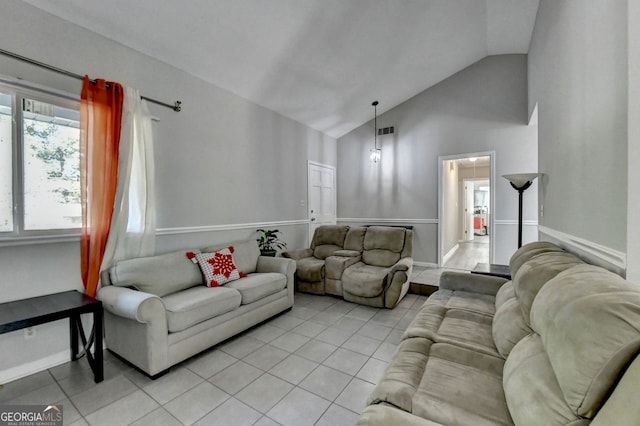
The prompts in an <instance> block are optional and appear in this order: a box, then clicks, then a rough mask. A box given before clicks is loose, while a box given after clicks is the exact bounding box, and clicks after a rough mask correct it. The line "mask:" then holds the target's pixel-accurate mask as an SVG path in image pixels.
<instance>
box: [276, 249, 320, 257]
mask: <svg viewBox="0 0 640 426" xmlns="http://www.w3.org/2000/svg"><path fill="white" fill-rule="evenodd" d="M311 256H313V250H311V249H310V248H306V249H299V250H289V251H283V252H282V257H287V258H289V259H293V260H300V259H304V258H305V257H311Z"/></svg>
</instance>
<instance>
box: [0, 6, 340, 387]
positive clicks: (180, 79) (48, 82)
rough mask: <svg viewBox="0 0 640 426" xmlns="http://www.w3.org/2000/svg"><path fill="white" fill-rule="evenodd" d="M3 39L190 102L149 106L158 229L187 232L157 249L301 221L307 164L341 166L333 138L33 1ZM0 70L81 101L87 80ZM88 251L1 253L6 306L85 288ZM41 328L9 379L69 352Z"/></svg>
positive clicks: (68, 247)
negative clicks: (178, 108) (83, 262)
mask: <svg viewBox="0 0 640 426" xmlns="http://www.w3.org/2000/svg"><path fill="white" fill-rule="evenodd" d="M0 39H1V40H2V42H1V45H2V48H3V49H6V50H9V51H12V52H15V53H18V54H20V55H23V56H26V57H30V58H33V59H36V60H39V61H42V62H45V63H49V64H52V65H55V66H58V67H60V68H63V69H67V70H70V71H73V72H75V73H78V74H84V73H87V74H89V75H90V76H91V77H92V78H97V77H100V78H106V79H108V80H112V81H118V82H121V83H123V84H125V85H128V86H132V87H135V88H137V89H139V90H140V92H141V93H142V94H143V95H146V96H149V97H152V98H155V99H159V100H163V101H166V102H170V103H171V102H173V101H174V100H176V99H180V100H182V101H183V108H182V112H179V113H176V112H174V111H172V110H170V109H167V108H164V107H160V106H157V105H153V104H150V109H151V114H152V115H154V116H156V117H157V118H159V119H160V121H159V122H154V124H153V134H154V145H155V160H156V167H155V168H156V189H157V206H156V207H157V216H158V227H159V228H172V229H174V230H175V229H176V228H178V230H177V232H178V233H175V234H171V235H162V236H158V238H157V243H156V249H157V252H165V251H169V250H177V249H184V248H187V247H203V246H206V245H210V244H212V243H218V242H228V241H234V240H240V239H248V238H255V237H256V235H255V231H254V230H253V229H240V230H232V231H216V232H193V233H189V232H181V231H180V229H181V228H182V229H186V230H188V228H193V227H196V228H198V227H203V226H204V227H208V226H220V227H223V228H224V226H226V225H234V224H247V223H250V224H253V223H261V222H272V221H301V220H304V219H306V218H307V209H306V206H305V205H304V202H306V199H307V195H306V194H307V187H306V181H307V161H308V160H311V161H317V162H321V163H325V164H330V165H334V166H335V165H336V164H337V158H336V141H335V139H332V138H330V137H328V136H326V135H323V134H322V133H320V132H318V131H315V130H312V129H310V128H308V127H306V126H304V125H302V124H300V123H298V122H295V121H293V120H290V119H288V118H285V117H283V116H282V115H279V114H277V113H274V112H273V111H270V110H268V109H266V108H263V107H261V106H258V105H256V104H253V103H251V102H249V101H247V100H245V99H243V98H240V97H239V96H236V95H234V94H232V93H230V92H227V91H225V90H222V89H220V88H218V87H215V86H213V85H211V84H209V83H205V82H204V81H202V80H200V79H198V78H196V77H194V76H192V75H189V74H187V73H184V72H182V71H180V70H178V69H176V68H174V67H172V66H169V65H167V64H165V63H163V62H160V61H158V60H155V59H153V58H150V57H148V56H145V55H142V54H140V53H138V52H136V51H134V50H132V49H129V48H126V47H124V46H122V45H120V44H118V43H115V42H113V41H111V40H108V39H106V38H104V37H102V36H99V35H97V34H95V33H93V32H90V31H88V30H85V29H83V28H81V27H78V26H76V25H73V24H70V23H69V22H66V21H63V20H61V19H59V18H56V17H54V16H52V15H49V14H47V13H45V12H43V11H42V10H40V9H37V8H34V7H31V6H29V5H27V4H26V3H24V2H21V1H8V2H3V4H2V12H1V13H0ZM185 48H188V47H187V46H186V47H185ZM193 54H194V55H196V54H206V52H193ZM256 72H258V71H257V70H256ZM0 74H2V75H5V76H13V77H21V78H23V79H24V80H25V81H29V82H32V83H37V84H41V85H44V86H47V87H50V88H53V89H58V90H63V91H66V92H69V93H77V94H78V97H79V94H80V88H81V82H80V81H78V80H75V79H72V78H68V77H64V76H60V75H57V74H55V73H52V72H50V71H46V70H43V69H40V68H37V67H34V66H31V65H27V64H25V63H21V62H18V61H15V60H11V59H9V58H7V57H4V56H1V55H0ZM301 200H303V203H302V204H301V203H300V201H301ZM280 229H281V230H282V231H283V233H284V239H285V240H286V241H287V242H289V244H290V246H291V247H292V248H296V247H300V246H302V245H304V244H306V240H307V227H306V225H304V224H298V225H290V226H285V227H284V228H282V227H280ZM79 252H80V250H79V242H78V241H72V242H66V243H53V244H37V245H23V246H10V247H6V246H5V247H2V246H0V289H1V290H2V291H1V292H0V301H7V300H15V299H21V298H27V297H32V296H37V295H42V294H48V293H55V292H58V291H64V290H70V289H80V288H82V284H81V279H80V253H79ZM34 259H37V260H38V261H37V262H34ZM42 327H45V328H46V329H45V331H42V332H39V333H38V338H37V339H34V340H31V341H29V342H25V341H24V339H23V337H22V333H21V332H15V333H11V334H6V335H3V336H2V338H0V353H2V354H3V357H2V358H3V359H2V363H1V365H0V375H1V373H3V372H4V371H13V370H12V369H14V368H18V369H19V368H20V366H21V365H28V364H29V363H30V362H34V363H35V364H34V365H41V366H42V365H46V363H47V362H54V363H55V362H56V360H57V358H55V357H54V358H53V359H51V358H47V359H45V360H43V358H44V357H50V356H51V355H52V354H53V355H56V354H59V353H60V352H64V351H65V350H68V343H65V342H68V340H67V339H68V337H67V336H68V324H66V323H64V322H59V323H55V324H51V325H47V326H42ZM62 360H64V357H63V358H62ZM57 362H60V361H59V360H58V361H57ZM10 374H13V373H10ZM0 381H3V380H0Z"/></svg>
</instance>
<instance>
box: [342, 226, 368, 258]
mask: <svg viewBox="0 0 640 426" xmlns="http://www.w3.org/2000/svg"><path fill="white" fill-rule="evenodd" d="M366 232H367V228H366V227H364V226H358V227H354V228H349V232H347V236H346V237H345V239H344V249H345V250H355V251H357V252H362V250H363V248H364V236H365V234H366Z"/></svg>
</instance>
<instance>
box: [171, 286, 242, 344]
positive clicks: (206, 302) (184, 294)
mask: <svg viewBox="0 0 640 426" xmlns="http://www.w3.org/2000/svg"><path fill="white" fill-rule="evenodd" d="M241 299H242V297H241V296H240V292H239V291H238V290H236V289H233V288H227V287H204V286H198V287H192V288H189V289H187V290H183V291H180V292H178V293H174V294H170V295H168V296H165V297H163V298H162V302H163V303H164V306H165V308H166V310H167V326H168V328H169V332H170V333H175V332H178V331H182V330H184V329H186V328H189V327H191V326H192V325H195V324H198V323H200V322H202V321H205V320H208V319H209V318H213V317H217V316H218V315H222V314H226V313H227V312H230V311H233V310H234V309H237V308H238V307H239V306H240V302H241Z"/></svg>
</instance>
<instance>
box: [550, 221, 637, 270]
mask: <svg viewBox="0 0 640 426" xmlns="http://www.w3.org/2000/svg"><path fill="white" fill-rule="evenodd" d="M538 232H539V234H540V239H541V240H544V241H551V242H554V243H556V244H558V245H559V246H560V247H562V248H564V249H566V250H568V251H570V252H572V253H574V254H576V255H578V256H579V257H581V258H583V259H585V260H586V261H588V262H589V263H592V264H594V265H598V266H601V267H603V268H605V269H608V270H610V271H612V272H615V273H616V274H618V275H621V276H622V277H624V276H625V275H626V270H627V254H626V253H623V252H621V251H618V250H614V249H612V248H610V247H606V246H603V245H602V244H598V243H594V242H593V241H589V240H586V239H584V238H580V237H576V236H575V235H570V234H566V233H564V232H561V231H558V230H555V229H552V228H548V227H546V226H542V225H540V226H538Z"/></svg>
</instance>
